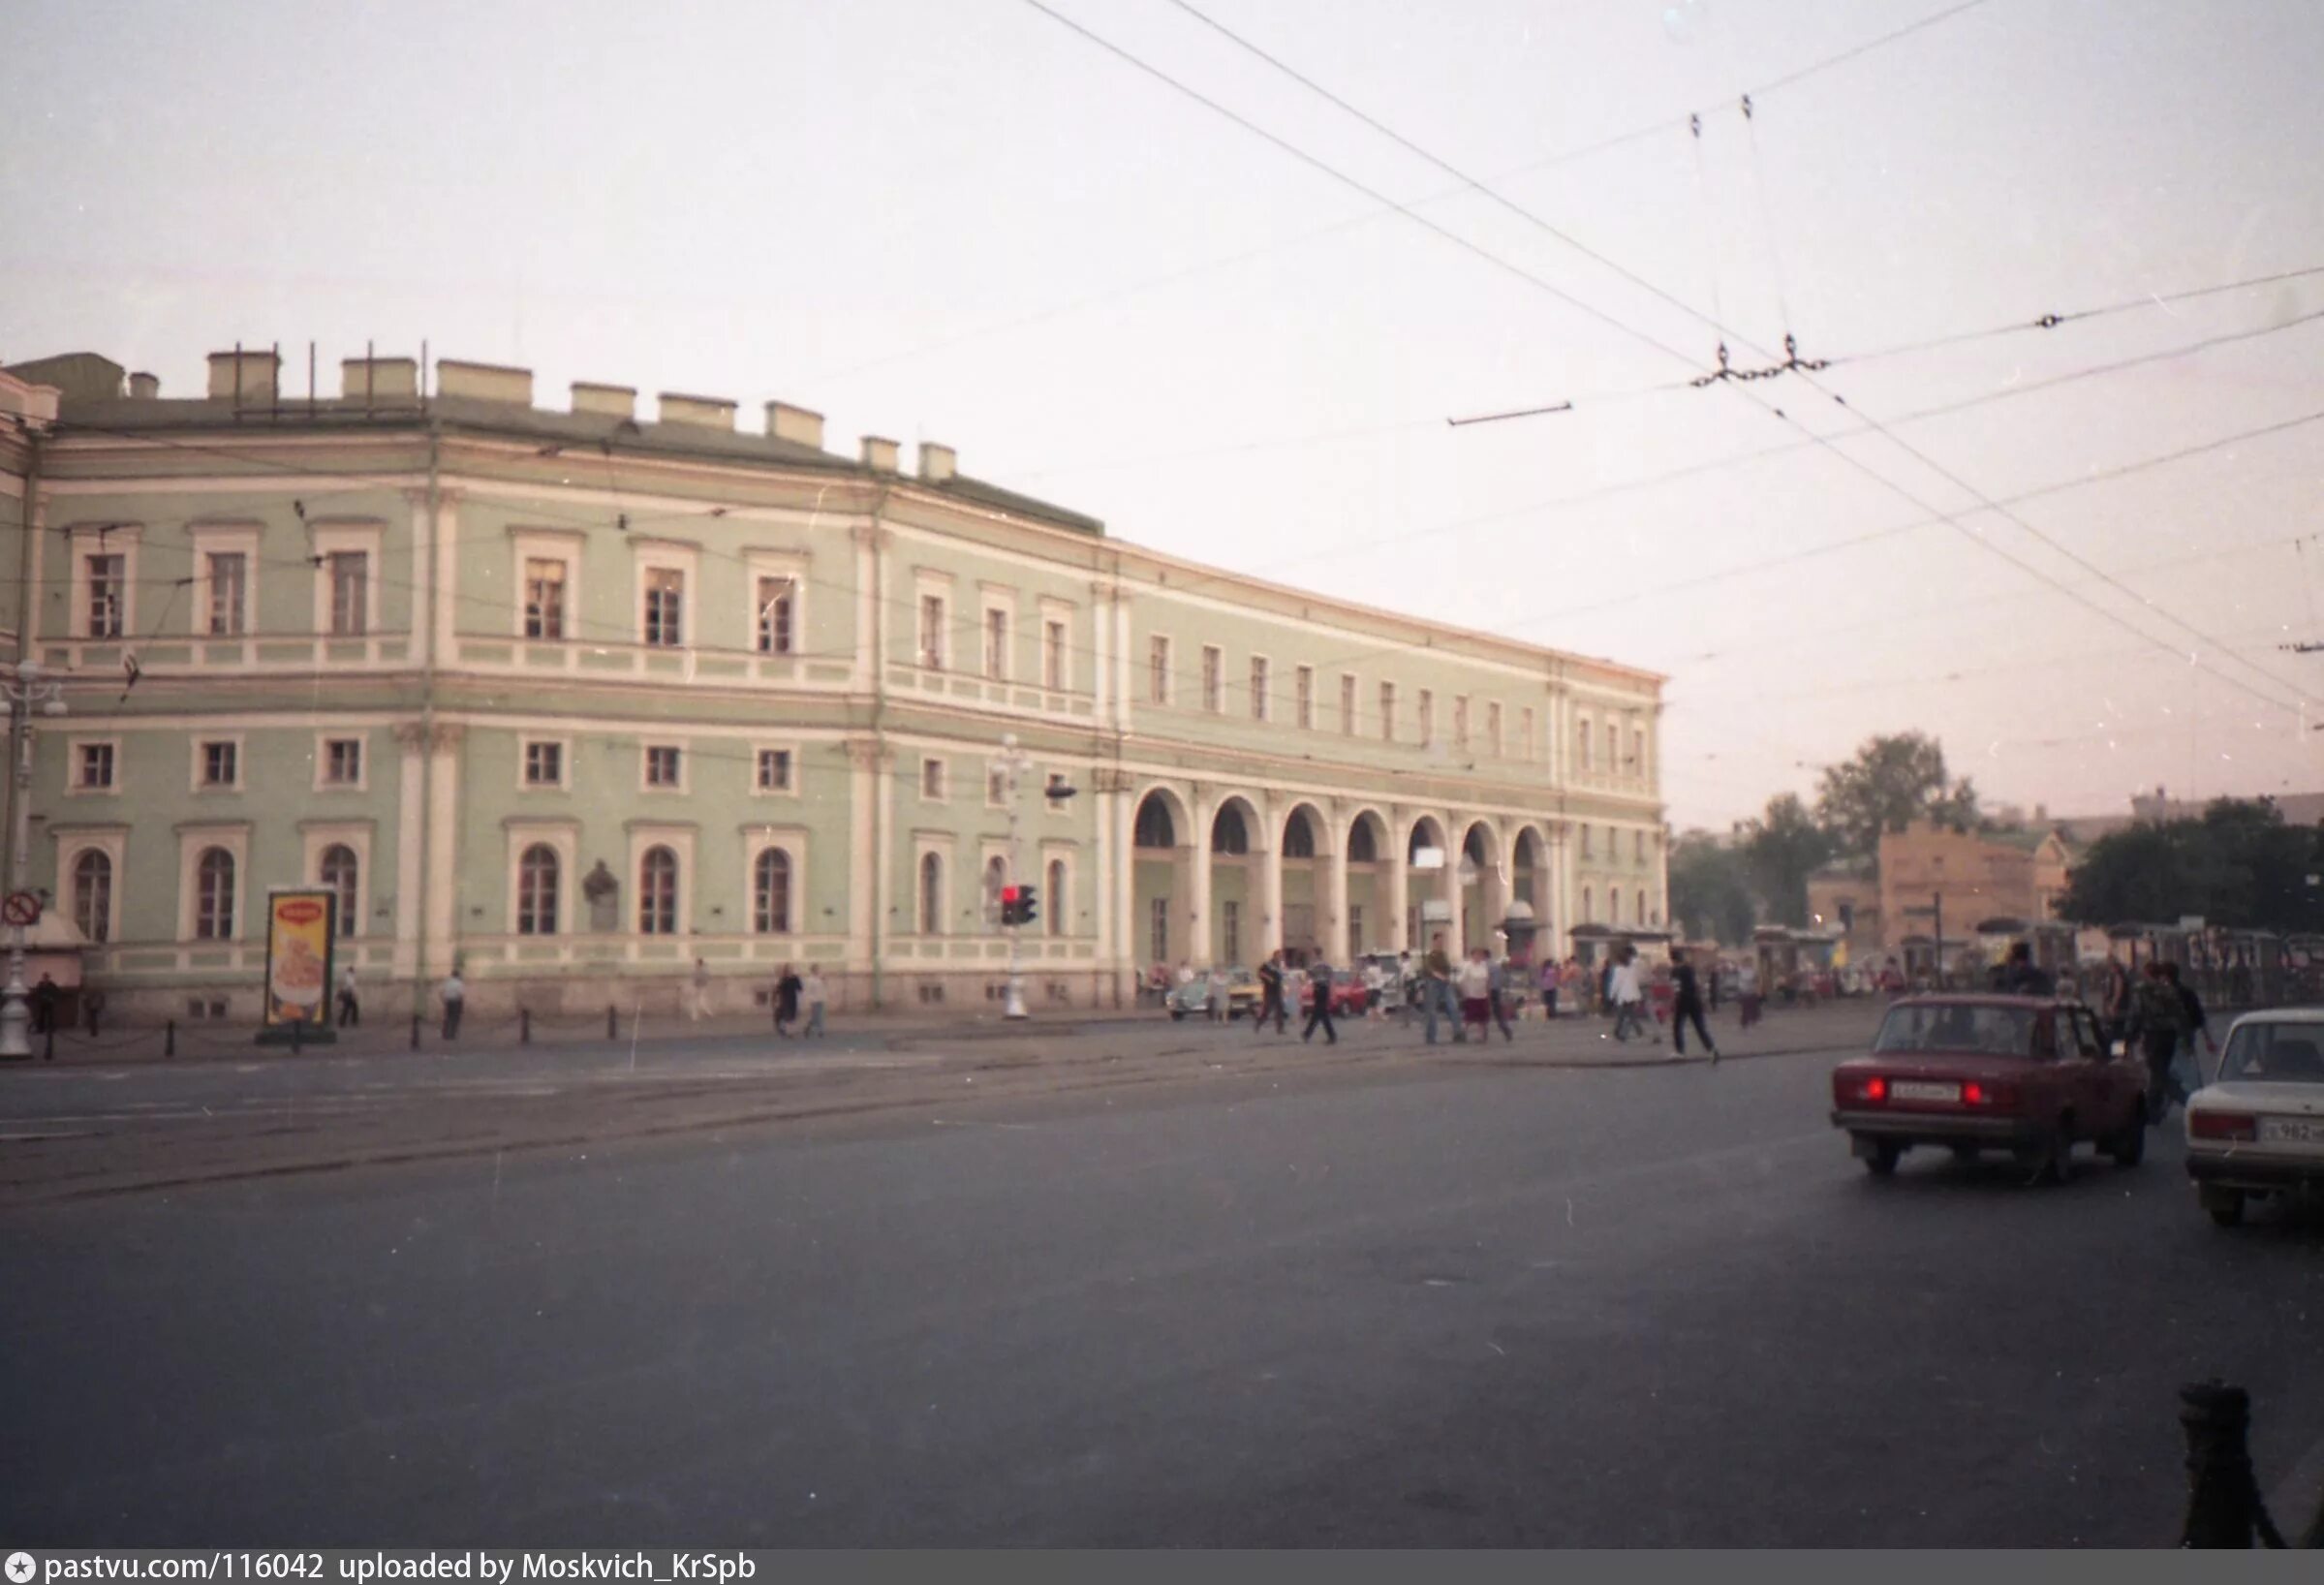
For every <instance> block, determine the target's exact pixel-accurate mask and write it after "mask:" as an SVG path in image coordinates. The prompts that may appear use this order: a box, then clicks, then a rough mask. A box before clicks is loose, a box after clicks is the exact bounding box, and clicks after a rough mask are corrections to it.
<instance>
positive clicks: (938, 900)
mask: <svg viewBox="0 0 2324 1585" xmlns="http://www.w3.org/2000/svg"><path fill="white" fill-rule="evenodd" d="M944 933H945V860H944V856H943V855H941V854H932V853H924V854H922V855H920V934H921V935H923V936H941V935H943V934H944Z"/></svg>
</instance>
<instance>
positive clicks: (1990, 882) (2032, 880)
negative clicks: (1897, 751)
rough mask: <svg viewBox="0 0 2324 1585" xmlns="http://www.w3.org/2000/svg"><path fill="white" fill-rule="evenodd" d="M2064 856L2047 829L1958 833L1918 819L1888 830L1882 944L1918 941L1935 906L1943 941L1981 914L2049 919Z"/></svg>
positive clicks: (1883, 852) (2061, 884)
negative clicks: (1940, 917)
mask: <svg viewBox="0 0 2324 1585" xmlns="http://www.w3.org/2000/svg"><path fill="white" fill-rule="evenodd" d="M2068 857H2069V852H2068V849H2067V847H2066V844H2065V840H2064V838H2062V837H2061V836H2060V835H2059V833H2058V832H2057V831H2055V830H2052V829H2047V828H2040V827H2030V828H2022V829H2017V830H1995V831H1959V830H1955V829H1954V828H1952V827H1951V826H1949V825H1942V824H1937V823H1936V822H1934V821H1925V820H1924V821H1915V822H1913V823H1912V824H1911V825H1910V826H1909V827H1907V828H1906V829H1905V830H1903V831H1891V832H1889V833H1887V834H1885V835H1883V836H1882V837H1881V838H1880V921H1881V944H1882V948H1883V949H1884V950H1886V951H1890V952H1899V953H1901V952H1903V951H1904V950H1905V949H1906V945H1907V943H1908V942H1911V943H1913V944H1915V945H1919V944H1925V943H1926V942H1927V941H1928V939H1929V937H1930V933H1931V929H1932V924H1933V921H1934V918H1935V910H1937V909H1939V908H1941V910H1942V912H1943V916H1944V939H1945V943H1946V944H1947V945H1948V946H1951V945H1953V944H1955V943H1959V942H1965V941H1966V940H1967V939H1968V937H1969V936H1970V935H1971V934H1972V933H1974V931H1975V930H1976V928H1977V925H1978V924H1979V922H1981V921H1983V920H1986V919H1995V918H2011V919H2024V920H2027V921H2032V920H2036V919H2051V918H2056V917H2058V904H2059V900H2060V899H2061V898H2062V897H2063V896H2064V895H2065V888H2066V882H2067V870H2068Z"/></svg>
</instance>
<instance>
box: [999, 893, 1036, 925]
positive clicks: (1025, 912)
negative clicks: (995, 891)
mask: <svg viewBox="0 0 2324 1585" xmlns="http://www.w3.org/2000/svg"><path fill="white" fill-rule="evenodd" d="M1037 912H1038V899H1037V898H1036V897H1035V895H1034V890H1033V888H1032V887H1031V886H1003V887H1002V888H1001V922H1002V923H1003V924H1031V923H1032V922H1033V920H1034V917H1035V915H1036V913H1037Z"/></svg>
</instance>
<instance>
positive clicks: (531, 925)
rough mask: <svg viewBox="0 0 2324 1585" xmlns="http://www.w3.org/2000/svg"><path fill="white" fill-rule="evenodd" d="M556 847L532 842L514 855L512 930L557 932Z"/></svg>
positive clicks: (537, 933) (529, 933)
mask: <svg viewBox="0 0 2324 1585" xmlns="http://www.w3.org/2000/svg"><path fill="white" fill-rule="evenodd" d="M558 880H559V876H558V866H557V850H556V849H554V848H552V847H550V846H549V845H548V844H547V843H545V842H536V843H534V844H533V845H532V846H531V847H529V848H527V849H525V851H524V852H523V853H522V854H520V855H517V859H516V933H517V934H518V935H520V936H553V935H555V934H556V933H557V883H558Z"/></svg>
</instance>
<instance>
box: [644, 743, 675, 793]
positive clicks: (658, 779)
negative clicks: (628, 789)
mask: <svg viewBox="0 0 2324 1585" xmlns="http://www.w3.org/2000/svg"><path fill="white" fill-rule="evenodd" d="M645 785H646V786H648V787H667V788H674V787H676V786H677V785H678V746H677V745H676V744H675V743H650V744H648V745H647V746H646V751H645Z"/></svg>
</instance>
